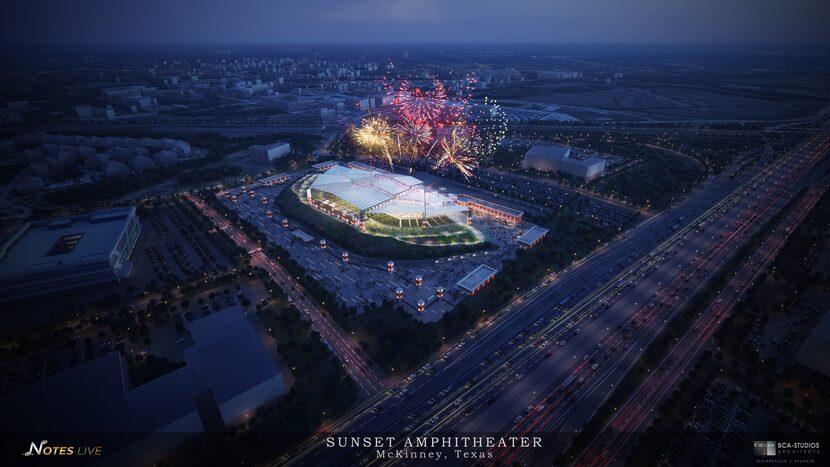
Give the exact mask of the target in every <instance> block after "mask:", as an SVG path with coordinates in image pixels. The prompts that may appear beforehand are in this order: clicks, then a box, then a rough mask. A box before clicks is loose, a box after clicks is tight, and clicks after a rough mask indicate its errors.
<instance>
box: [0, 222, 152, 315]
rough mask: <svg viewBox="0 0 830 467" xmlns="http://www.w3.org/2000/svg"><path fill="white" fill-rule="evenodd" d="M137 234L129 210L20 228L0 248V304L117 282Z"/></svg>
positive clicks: (138, 226) (124, 273)
mask: <svg viewBox="0 0 830 467" xmlns="http://www.w3.org/2000/svg"><path fill="white" fill-rule="evenodd" d="M140 232H141V224H140V222H139V219H138V215H137V214H136V210H135V207H132V206H131V207H127V208H119V209H111V210H107V211H97V212H92V213H87V214H82V215H77V216H71V217H64V218H59V219H46V220H42V221H36V222H31V223H27V224H24V225H22V226H20V227H19V228H18V229H17V230H16V231H15V232H13V233H12V234H10V236H9V238H8V239H7V240H6V241H5V242H4V243H3V245H2V246H0V300H3V301H8V300H16V299H19V298H24V297H28V296H32V295H39V294H43V293H45V292H47V291H49V292H53V291H60V290H66V289H72V288H76V287H82V286H87V285H93V284H99V283H103V282H111V281H117V280H120V279H121V278H123V277H125V276H127V275H128V274H129V273H130V270H131V269H132V262H131V261H130V255H131V254H132V251H133V247H134V246H135V244H136V242H137V241H138V236H139V233H140Z"/></svg>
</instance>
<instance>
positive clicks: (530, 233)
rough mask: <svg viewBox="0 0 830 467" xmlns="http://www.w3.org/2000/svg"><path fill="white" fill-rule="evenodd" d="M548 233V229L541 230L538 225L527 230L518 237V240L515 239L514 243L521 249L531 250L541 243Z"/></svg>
mask: <svg viewBox="0 0 830 467" xmlns="http://www.w3.org/2000/svg"><path fill="white" fill-rule="evenodd" d="M548 232H550V230H549V229H543V228H542V227H539V226H538V225H534V226H532V227H531V228H529V229H527V230H526V231H525V233H523V234H522V235H520V236H519V238H517V239H516V242H518V244H519V246H520V247H522V248H533V247H534V246H536V245H537V244H538V243H539V242H541V241H542V239H543V238H545V236H546V235H547V234H548Z"/></svg>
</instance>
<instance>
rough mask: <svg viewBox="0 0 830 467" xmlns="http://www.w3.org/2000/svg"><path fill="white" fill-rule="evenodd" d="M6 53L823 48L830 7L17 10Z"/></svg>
mask: <svg viewBox="0 0 830 467" xmlns="http://www.w3.org/2000/svg"><path fill="white" fill-rule="evenodd" d="M3 10H4V11H3V14H2V15H0V16H1V17H2V19H0V21H2V28H0V40H1V41H3V42H4V43H7V44H9V43H12V44H67V45H71V44H111V45H117V44H183V43H291V42H294V43H314V42H320V43H344V42H346V43H348V42H354V43H368V42H378V43H404V42H408V43H429V42H434V43H472V42H478V43H483V42H485V43H619V42H626V43H720V42H732V43H780V42H787V43H807V42H812V43H830V27H828V26H827V23H828V20H830V1H828V0H300V1H295V0H287V1H285V0H235V1H228V0H225V1H219V0H21V1H12V2H4V5H3Z"/></svg>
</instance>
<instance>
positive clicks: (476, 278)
mask: <svg viewBox="0 0 830 467" xmlns="http://www.w3.org/2000/svg"><path fill="white" fill-rule="evenodd" d="M496 272H498V271H496V270H495V269H493V268H491V267H490V266H487V265H486V264H482V265H480V266H479V267H477V268H475V269H473V271H472V272H471V273H469V274H467V275H466V276H464V278H463V279H461V280H460V281H458V282H457V283H456V285H457V286H458V287H460V288H462V289H464V290H466V291H467V292H470V293H472V292H475V291H476V290H477V289H478V288H479V287H481V285H482V284H484V283H485V282H487V281H488V280H490V278H491V277H493V276H495V275H496Z"/></svg>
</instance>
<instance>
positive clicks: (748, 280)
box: [575, 184, 827, 466]
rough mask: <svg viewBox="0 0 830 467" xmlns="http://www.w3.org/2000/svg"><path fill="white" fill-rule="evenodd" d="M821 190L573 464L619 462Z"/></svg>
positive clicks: (772, 238) (752, 260)
mask: <svg viewBox="0 0 830 467" xmlns="http://www.w3.org/2000/svg"><path fill="white" fill-rule="evenodd" d="M826 190H827V185H826V184H825V185H822V186H820V187H814V188H811V189H810V190H809V191H808V192H807V194H806V195H805V197H804V199H802V200H801V201H800V202H799V203H798V204H797V205H796V206H795V207H794V208H793V210H792V211H791V212H790V213H789V215H788V216H787V217H785V218H784V219H783V220H782V221H781V222H779V223H778V225H777V226H776V228H775V230H774V231H773V233H772V234H771V235H770V236H769V237H768V238H767V240H766V241H765V242H764V243H763V245H761V247H760V248H759V249H758V250H757V251H756V252H755V253H754V254H753V255H752V256H751V257H750V259H749V260H748V261H747V262H746V263H745V264H744V266H743V267H742V268H741V269H740V271H739V272H738V273H737V274H736V275H735V276H734V277H733V278H732V280H731V281H730V283H729V284H728V286H727V287H725V288H724V289H723V290H722V291H721V292H720V293H719V294H718V295H717V297H716V299H715V300H714V301H713V302H712V303H711V304H710V306H709V307H708V308H707V309H706V311H705V312H703V313H702V314H701V315H700V317H699V318H698V319H697V320H696V321H695V323H694V325H693V327H691V328H690V329H689V330H688V331H687V332H686V333H685V334H684V335H683V336H682V338H680V339H679V340H678V342H677V344H676V345H675V346H674V347H673V348H672V349H671V351H670V352H668V353H667V355H666V356H665V357H664V358H663V359H662V360H661V361H660V363H659V364H658V365H657V366H656V367H655V369H654V371H653V372H651V373H650V374H649V375H648V376H647V378H646V379H645V380H643V381H642V382H641V384H640V385H639V386H638V387H637V389H636V390H635V391H634V392H633V393H632V394H631V395H630V397H629V398H628V399H627V400H626V401H625V403H624V404H623V405H622V406H621V407H620V408H619V410H618V411H617V412H615V414H614V416H613V417H612V418H610V419H609V420H608V421H607V422H606V424H605V425H604V427H603V429H602V434H601V435H600V436H598V437H597V438H594V440H593V441H592V443H591V444H590V445H589V446H588V447H587V448H585V449H584V450H583V451H582V453H581V454H580V456H579V458H578V459H577V461H576V462H575V463H576V464H577V465H590V466H600V465H608V464H611V463H615V462H619V461H620V459H621V458H622V456H623V455H624V454H625V452H626V449H627V448H628V447H629V443H630V442H631V441H632V440H633V436H634V434H635V433H639V432H641V431H642V429H644V428H645V426H646V425H647V423H649V422H650V421H651V419H652V416H653V415H654V410H655V409H656V408H657V407H658V406H659V405H660V403H662V401H663V400H665V398H666V396H667V395H668V394H669V392H670V391H671V390H672V389H673V388H674V387H675V385H676V384H677V383H678V381H679V380H680V378H681V377H682V376H683V375H684V374H685V372H686V370H687V369H688V368H689V367H690V366H691V365H692V364H693V362H694V361H695V359H696V358H697V356H698V355H699V353H700V351H701V350H702V348H703V347H704V345H706V344H707V343H708V342H709V339H710V337H711V336H712V334H714V332H715V331H716V330H717V329H718V327H719V326H720V323H721V322H722V321H723V320H724V319H726V318H727V317H728V316H729V314H730V313H731V312H732V310H733V309H734V307H735V306H736V305H737V304H738V303H739V302H740V300H741V298H742V296H743V294H744V293H745V292H746V291H747V290H748V289H749V288H750V287H751V286H752V285H753V284H754V283H755V281H756V279H757V278H758V276H759V275H760V274H762V273H763V272H764V271H766V270H767V268H768V266H769V265H770V264H771V263H772V261H773V260H774V259H775V258H776V257H777V256H778V254H779V252H780V251H781V249H782V248H783V247H784V245H785V243H786V241H787V239H788V238H789V235H790V234H791V233H792V232H793V231H794V229H795V227H796V226H797V225H798V224H800V223H801V221H803V219H804V218H805V217H806V216H807V214H808V213H809V211H810V210H811V209H812V208H813V207H814V206H815V204H816V202H817V201H818V200H819V199H820V198H821V196H822V195H823V194H824V192H825V191H826Z"/></svg>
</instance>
